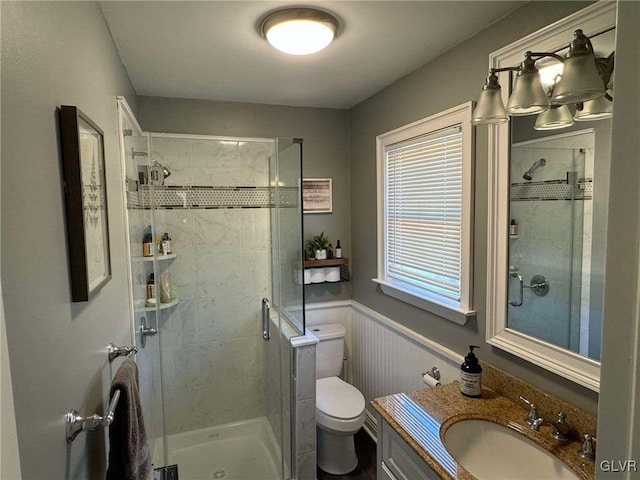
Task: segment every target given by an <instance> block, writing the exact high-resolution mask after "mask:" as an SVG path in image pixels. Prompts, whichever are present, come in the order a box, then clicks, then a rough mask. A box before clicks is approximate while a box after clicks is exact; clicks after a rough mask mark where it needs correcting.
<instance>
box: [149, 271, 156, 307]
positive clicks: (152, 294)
mask: <svg viewBox="0 0 640 480" xmlns="http://www.w3.org/2000/svg"><path fill="white" fill-rule="evenodd" d="M155 297H156V279H155V277H154V275H153V273H150V274H149V280H147V300H149V299H150V298H155Z"/></svg>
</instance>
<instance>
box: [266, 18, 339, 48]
mask: <svg viewBox="0 0 640 480" xmlns="http://www.w3.org/2000/svg"><path fill="white" fill-rule="evenodd" d="M338 26H339V23H338V20H337V19H336V18H335V17H334V16H333V15H331V14H329V13H327V12H324V11H322V10H318V9H315V8H307V7H296V8H286V9H284V10H277V11H275V12H272V13H270V14H268V15H267V16H266V17H265V18H264V19H263V20H262V22H261V23H260V31H261V32H262V36H263V37H264V38H266V39H267V41H268V42H269V43H270V44H271V45H272V46H273V47H275V48H277V49H278V50H280V51H281V52H284V53H288V54H290V55H310V54H312V53H316V52H319V51H320V50H322V49H324V48H326V47H327V46H328V45H329V44H330V43H331V42H332V41H333V39H334V38H335V36H336V34H337V32H338Z"/></svg>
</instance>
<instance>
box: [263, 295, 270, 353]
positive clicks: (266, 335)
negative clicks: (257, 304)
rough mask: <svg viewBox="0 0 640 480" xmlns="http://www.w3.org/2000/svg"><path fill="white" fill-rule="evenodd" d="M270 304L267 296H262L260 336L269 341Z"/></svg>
mask: <svg viewBox="0 0 640 480" xmlns="http://www.w3.org/2000/svg"><path fill="white" fill-rule="evenodd" d="M270 312H271V304H270V303H269V299H268V298H267V297H264V298H263V299H262V338H264V339H265V340H266V341H267V342H268V341H269V339H270V338H271V332H270V327H269V325H270V323H271V322H270V320H269V317H270V316H271V313H270Z"/></svg>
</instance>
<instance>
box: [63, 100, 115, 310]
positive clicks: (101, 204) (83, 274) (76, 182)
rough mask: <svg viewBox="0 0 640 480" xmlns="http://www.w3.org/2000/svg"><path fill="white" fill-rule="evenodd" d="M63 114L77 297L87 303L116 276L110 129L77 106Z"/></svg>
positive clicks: (71, 255)
mask: <svg viewBox="0 0 640 480" xmlns="http://www.w3.org/2000/svg"><path fill="white" fill-rule="evenodd" d="M58 116H59V121H60V140H61V152H62V170H63V177H64V194H65V207H66V218H67V242H68V247H69V268H70V272H71V299H72V301H73V302H86V301H87V300H89V299H90V298H91V297H92V296H93V295H95V294H96V293H97V292H98V290H100V289H101V288H102V287H104V286H105V285H106V284H107V282H109V280H111V257H110V248H109V216H108V212H107V184H106V175H105V156H104V132H103V131H102V130H101V129H100V127H98V125H96V124H95V123H94V122H93V121H92V120H91V119H90V118H89V117H88V116H87V115H85V114H84V113H82V112H81V111H80V110H79V109H78V108H77V107H74V106H70V105H62V106H61V107H60V108H59V109H58Z"/></svg>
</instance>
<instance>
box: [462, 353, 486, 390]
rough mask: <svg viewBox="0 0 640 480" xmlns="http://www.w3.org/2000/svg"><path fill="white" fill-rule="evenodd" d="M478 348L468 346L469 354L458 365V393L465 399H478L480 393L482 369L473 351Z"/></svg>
mask: <svg viewBox="0 0 640 480" xmlns="http://www.w3.org/2000/svg"><path fill="white" fill-rule="evenodd" d="M474 348H480V347H478V346H476V345H469V353H468V354H467V356H466V357H464V363H463V364H462V365H460V392H461V393H462V394H463V395H464V396H466V397H472V398H479V397H480V395H481V393H482V367H481V366H480V364H479V363H478V358H477V357H476V356H475V355H474V353H473V349H474Z"/></svg>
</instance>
